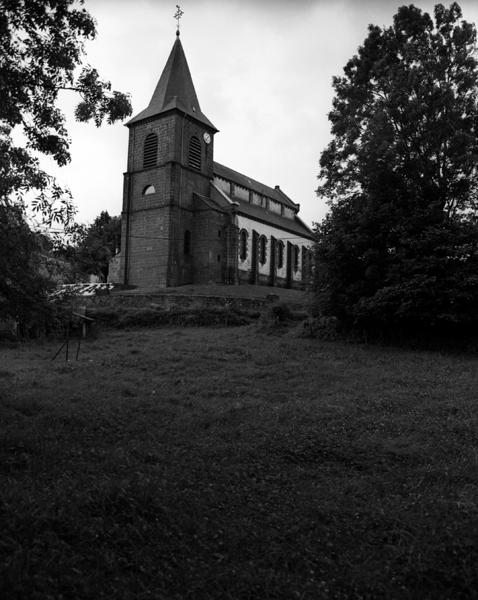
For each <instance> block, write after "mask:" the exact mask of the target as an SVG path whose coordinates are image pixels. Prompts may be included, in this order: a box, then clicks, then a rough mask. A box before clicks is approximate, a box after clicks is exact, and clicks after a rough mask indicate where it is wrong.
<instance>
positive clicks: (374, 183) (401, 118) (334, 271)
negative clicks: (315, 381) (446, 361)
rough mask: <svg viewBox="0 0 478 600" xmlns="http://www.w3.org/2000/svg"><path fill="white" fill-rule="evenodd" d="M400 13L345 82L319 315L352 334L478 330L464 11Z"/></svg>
mask: <svg viewBox="0 0 478 600" xmlns="http://www.w3.org/2000/svg"><path fill="white" fill-rule="evenodd" d="M434 16H435V22H433V20H432V18H431V17H430V16H429V15H428V14H427V13H424V12H422V11H421V10H419V9H418V8H416V7H414V6H413V5H410V6H403V7H401V8H400V9H399V10H398V12H397V14H396V15H395V17H394V21H393V25H392V26H391V27H388V28H380V27H377V26H373V25H371V26H370V27H369V33H368V36H367V38H366V40H365V42H364V44H363V45H362V46H361V47H360V48H359V51H358V54H357V55H356V56H354V57H353V58H352V59H351V60H350V61H349V62H348V63H347V65H346V66H345V68H344V75H343V76H342V77H337V78H335V79H334V89H335V93H336V95H335V98H334V102H333V110H332V112H331V113H330V115H329V118H330V121H331V123H332V134H333V140H332V141H331V143H330V144H329V146H328V147H327V149H326V150H325V151H324V152H323V154H322V156H321V160H320V164H321V171H320V176H321V178H322V183H321V186H320V187H319V190H318V192H319V193H320V194H322V195H324V196H325V197H327V198H328V201H329V205H330V208H331V210H330V213H329V214H328V216H327V217H326V218H325V220H324V221H323V222H322V223H321V224H320V225H318V227H317V243H316V259H317V264H318V269H317V271H316V281H315V290H316V295H317V301H318V302H317V306H318V311H319V312H320V313H322V314H326V315H327V314H328V315H335V316H337V317H339V318H340V319H341V320H342V321H345V322H347V323H349V324H350V325H361V326H365V327H378V328H383V327H385V326H387V327H388V326H394V327H416V326H420V327H422V326H423V327H428V326H440V325H443V324H452V323H457V324H458V323H465V322H475V321H476V322H478V314H477V306H476V301H475V299H476V297H477V295H478V277H477V273H478V251H477V240H478V227H477V221H476V217H475V213H476V209H477V207H478V204H477V203H478V171H477V169H476V160H477V157H478V104H477V100H478V93H477V91H478V88H477V84H476V82H477V77H478V63H477V60H476V57H475V42H476V31H475V27H474V26H473V25H471V24H469V23H467V22H466V21H464V20H462V13H461V10H460V8H459V6H458V5H457V4H456V3H453V4H452V5H451V6H450V8H448V9H446V8H444V7H443V6H442V5H440V4H439V5H437V6H436V7H435V13H434Z"/></svg>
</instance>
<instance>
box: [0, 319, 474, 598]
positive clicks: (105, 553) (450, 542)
mask: <svg viewBox="0 0 478 600" xmlns="http://www.w3.org/2000/svg"><path fill="white" fill-rule="evenodd" d="M272 333H274V332H272ZM58 347H59V342H45V343H42V344H40V343H35V342H32V343H29V344H22V345H18V346H16V345H12V346H3V347H1V348H0V357H1V360H0V419H1V421H0V477H1V480H0V532H1V533H0V561H1V563H0V564H1V569H0V572H1V574H0V578H1V579H0V589H1V590H2V592H1V597H2V599H4V600H10V599H18V600H20V599H21V600H27V599H42V600H43V599H60V598H62V599H64V600H67V599H81V600H83V599H95V600H100V599H108V600H112V599H114V600H117V599H118V600H119V599H130V598H134V599H138V600H146V599H148V600H153V599H155V600H158V599H159V600H162V599H164V600H176V599H177V600H182V599H203V598H204V599H218V600H219V599H221V600H226V599H238V600H239V599H240V600H242V599H244V600H246V599H251V600H252V599H259V600H262V599H269V598H271V599H272V598H274V599H276V598H284V599H294V598H298V599H322V598H324V599H327V598H330V599H332V598H333V599H346V598H370V599H372V598H417V599H418V598H419V599H425V598H430V599H431V598H433V599H445V598H453V599H457V598H476V590H477V589H478V544H477V540H478V435H477V431H478V429H477V425H478V411H477V389H478V385H477V384H478V376H477V358H476V356H474V355H471V354H468V355H458V354H445V353H439V352H424V351H421V352H419V351H412V350H404V349H397V348H389V347H388V348H387V347H381V346H372V345H364V344H346V343H344V342H339V341H328V342H326V341H320V340H314V339H302V338H300V337H298V336H297V335H296V333H295V331H294V329H293V328H290V329H284V330H279V331H278V332H276V334H271V332H270V333H265V332H261V331H260V330H259V329H258V327H257V325H255V324H252V325H249V326H244V327H229V328H225V327H217V328H215V327H211V328H203V327H195V328H193V327H191V328H180V327H162V328H154V329H148V328H132V329H129V330H128V329H126V330H113V329H111V330H107V329H105V330H103V331H102V332H100V333H99V335H98V336H97V337H96V339H90V340H87V341H86V342H85V344H84V345H83V346H82V348H81V351H80V355H79V359H78V361H76V360H75V350H76V346H74V347H73V350H74V351H73V352H70V358H71V359H72V360H70V362H66V361H65V356H64V353H61V354H60V355H59V356H58V357H57V359H56V360H54V361H53V360H52V356H53V355H54V353H55V351H56V350H57V349H58Z"/></svg>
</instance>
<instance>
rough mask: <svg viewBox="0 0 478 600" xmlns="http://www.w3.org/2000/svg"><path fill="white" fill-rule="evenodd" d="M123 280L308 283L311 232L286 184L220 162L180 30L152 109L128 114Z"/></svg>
mask: <svg viewBox="0 0 478 600" xmlns="http://www.w3.org/2000/svg"><path fill="white" fill-rule="evenodd" d="M127 127H128V128H129V148H128V165H127V171H126V173H125V175H124V192H123V210H122V233H121V239H122V244H121V245H122V249H121V254H120V269H119V282H120V283H122V284H124V285H133V286H138V287H158V288H159V287H170V286H180V285H185V284H191V283H211V282H214V283H229V284H240V283H252V284H262V285H273V286H282V287H298V288H300V287H303V286H304V284H305V281H306V279H307V276H308V273H309V272H310V264H311V251H310V247H311V241H312V232H311V231H310V229H309V228H308V227H307V226H306V225H305V224H304V223H303V222H302V221H301V220H300V218H299V216H298V212H299V205H298V204H295V203H294V202H293V201H292V200H291V199H290V198H289V197H288V196H287V195H286V194H285V193H284V192H283V191H282V190H281V189H280V187H279V186H275V187H273V188H272V187H269V186H267V185H264V184H263V183H259V182H258V181H255V180H254V179H251V178H250V177H248V176H247V175H243V174H242V173H238V172H237V171H234V170H233V169H230V168H229V167H225V166H223V165H220V164H219V163H217V162H215V161H214V136H215V134H216V133H217V132H218V129H216V127H215V126H214V125H213V124H212V123H211V121H210V120H209V119H208V118H207V117H206V115H205V114H204V113H203V112H202V111H201V108H200V106H199V102H198V98H197V96H196V92H195V89H194V84H193V81H192V78H191V74H190V72H189V67H188V64H187V61H186V57H185V55H184V51H183V48H182V45H181V41H180V39H179V32H178V33H177V37H176V41H175V43H174V46H173V48H172V51H171V54H170V55H169V58H168V60H167V63H166V66H165V67H164V70H163V73H162V75H161V77H160V79H159V82H158V84H157V86H156V89H155V91H154V93H153V96H152V98H151V101H150V103H149V105H148V107H147V108H145V109H144V110H143V111H142V112H140V113H139V114H138V115H136V116H135V117H134V118H133V119H131V120H130V121H129V122H128V123H127Z"/></svg>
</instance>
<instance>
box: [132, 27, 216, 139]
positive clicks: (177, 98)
mask: <svg viewBox="0 0 478 600" xmlns="http://www.w3.org/2000/svg"><path fill="white" fill-rule="evenodd" d="M175 108H176V109H178V110H180V111H181V112H182V113H186V114H187V115H189V116H190V117H193V118H194V119H196V120H197V121H200V122H201V123H204V124H205V125H207V126H208V127H211V128H212V129H214V131H217V129H216V127H214V125H213V124H212V123H211V121H210V120H209V119H208V118H207V117H206V115H204V114H203V113H202V112H201V108H200V106H199V101H198V98H197V95H196V90H195V89H194V84H193V80H192V77H191V73H190V71H189V67H188V63H187V60H186V56H185V54H184V50H183V47H182V45H181V40H180V39H179V30H178V31H177V32H176V41H175V42H174V45H173V49H172V50H171V54H170V55H169V58H168V61H167V63H166V66H165V67H164V70H163V73H162V75H161V77H160V79H159V82H158V84H157V86H156V89H155V90H154V93H153V96H152V98H151V101H150V103H149V105H148V107H147V108H146V109H145V110H143V111H141V112H140V113H139V114H138V115H136V116H135V117H133V118H132V119H131V120H130V121H129V122H128V123H127V125H131V124H132V123H136V122H137V121H142V120H143V119H147V118H149V117H155V116H157V115H160V114H161V113H164V112H166V111H169V110H172V109H175Z"/></svg>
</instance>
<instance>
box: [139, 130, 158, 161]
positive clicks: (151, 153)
mask: <svg viewBox="0 0 478 600" xmlns="http://www.w3.org/2000/svg"><path fill="white" fill-rule="evenodd" d="M157 156H158V136H157V135H156V134H155V133H149V134H148V135H147V136H146V138H145V140H144V153H143V169H149V168H150V167H155V166H156V158H157Z"/></svg>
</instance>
